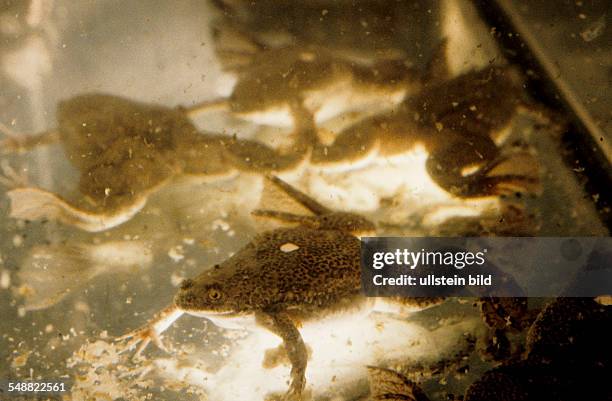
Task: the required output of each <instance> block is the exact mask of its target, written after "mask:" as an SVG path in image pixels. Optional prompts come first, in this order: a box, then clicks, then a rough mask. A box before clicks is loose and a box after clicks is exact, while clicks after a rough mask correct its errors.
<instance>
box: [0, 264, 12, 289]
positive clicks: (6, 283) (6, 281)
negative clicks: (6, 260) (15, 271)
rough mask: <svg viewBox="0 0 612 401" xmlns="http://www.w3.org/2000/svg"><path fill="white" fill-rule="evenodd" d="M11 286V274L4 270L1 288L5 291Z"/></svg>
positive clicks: (0, 283) (0, 275) (1, 275)
mask: <svg viewBox="0 0 612 401" xmlns="http://www.w3.org/2000/svg"><path fill="white" fill-rule="evenodd" d="M10 286H11V273H10V272H9V271H8V270H6V269H2V273H0V288H2V289H3V290H6V289H8V288H9V287H10Z"/></svg>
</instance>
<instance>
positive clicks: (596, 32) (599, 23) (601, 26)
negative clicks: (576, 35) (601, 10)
mask: <svg viewBox="0 0 612 401" xmlns="http://www.w3.org/2000/svg"><path fill="white" fill-rule="evenodd" d="M605 29H606V15H605V14H604V15H602V16H601V17H599V18H597V20H595V21H594V22H593V23H592V24H589V25H588V26H587V28H586V29H585V30H584V31H582V32H580V36H581V37H582V40H584V41H585V42H590V41H592V40H595V39H597V38H598V37H599V36H601V34H602V33H603V32H604V30H605Z"/></svg>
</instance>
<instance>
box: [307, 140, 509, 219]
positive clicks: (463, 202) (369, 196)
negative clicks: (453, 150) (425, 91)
mask: <svg viewBox="0 0 612 401" xmlns="http://www.w3.org/2000/svg"><path fill="white" fill-rule="evenodd" d="M427 158H428V153H427V151H426V150H425V148H424V147H422V146H418V147H415V148H414V149H413V150H412V151H410V152H406V153H405V154H403V155H401V156H397V157H390V158H382V157H376V158H374V160H373V161H372V163H370V164H369V165H367V166H365V167H362V168H359V169H356V170H353V171H346V172H317V173H311V174H310V175H309V187H308V192H309V193H310V194H312V195H313V196H314V197H315V198H316V199H317V200H319V201H321V202H322V203H324V204H326V205H328V206H329V207H331V208H334V209H338V210H353V211H359V212H373V211H377V210H380V202H381V200H382V199H383V198H389V197H398V198H399V202H398V203H399V204H401V207H402V208H404V209H409V210H411V212H412V213H414V214H417V213H419V212H421V213H424V214H425V215H427V214H432V216H431V217H427V216H426V217H425V219H424V221H428V222H429V223H430V224H439V223H441V222H442V221H444V220H445V219H447V218H450V217H455V216H464V217H465V216H478V215H480V214H481V212H482V211H484V210H487V209H490V208H494V207H496V205H498V202H499V201H498V199H497V198H494V197H486V198H485V197H483V198H473V199H469V200H467V199H462V198H458V197H456V196H453V195H451V194H450V193H448V192H447V191H445V190H443V189H442V188H440V187H439V186H438V185H437V184H436V183H435V182H434V181H433V180H432V179H431V177H430V175H429V173H428V172H427V169H426V167H425V163H426V161H427Z"/></svg>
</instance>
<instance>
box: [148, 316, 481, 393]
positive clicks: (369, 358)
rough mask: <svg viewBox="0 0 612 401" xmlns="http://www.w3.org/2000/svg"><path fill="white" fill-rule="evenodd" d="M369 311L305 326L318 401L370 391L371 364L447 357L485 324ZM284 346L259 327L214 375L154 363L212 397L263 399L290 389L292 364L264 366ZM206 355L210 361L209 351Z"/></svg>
mask: <svg viewBox="0 0 612 401" xmlns="http://www.w3.org/2000/svg"><path fill="white" fill-rule="evenodd" d="M368 312H370V311H369V310H361V311H359V312H352V313H343V314H341V315H335V316H332V317H328V318H324V319H321V320H318V321H316V322H311V323H306V324H304V325H303V326H302V327H300V332H301V334H302V337H303V338H304V342H305V343H306V344H307V347H308V348H309V351H310V350H311V351H312V353H311V356H310V359H309V361H308V366H307V369H306V379H307V387H306V392H307V393H309V392H310V393H311V394H312V395H313V396H314V398H315V399H321V397H324V396H329V395H331V394H334V395H336V396H337V397H338V399H339V400H343V399H353V397H358V396H359V395H360V394H361V395H362V394H365V393H366V392H367V382H366V375H367V371H366V366H367V365H377V366H381V365H385V364H388V363H392V362H393V361H419V360H420V361H423V360H427V361H433V360H436V359H438V358H441V357H442V358H443V357H444V356H445V355H450V354H451V353H453V352H456V351H457V338H461V336H463V335H464V334H465V333H467V332H473V331H474V330H475V328H476V327H477V325H478V324H479V322H478V320H477V319H468V320H465V321H461V322H459V323H455V324H450V325H446V326H444V327H441V328H439V329H437V330H434V331H428V330H427V329H425V328H424V327H422V326H419V325H417V324H414V323H410V322H407V321H403V320H399V318H397V319H396V318H395V316H391V315H388V314H382V313H368ZM232 338H235V336H232ZM280 344H281V341H280V339H279V338H278V337H276V336H275V335H273V334H272V333H270V332H268V331H265V330H262V329H256V330H255V331H252V332H249V334H248V335H247V336H246V337H244V338H243V339H240V340H238V341H237V346H236V348H235V349H234V350H233V352H231V354H230V355H229V356H228V358H227V359H226V360H224V361H223V363H222V367H221V368H220V369H219V370H218V371H216V372H214V373H210V372H207V369H206V367H201V366H197V365H196V364H195V363H194V364H186V363H185V362H184V361H180V362H179V361H177V360H176V359H174V358H160V359H157V360H155V362H154V366H155V368H156V374H160V375H162V376H164V377H165V378H166V379H173V380H178V381H184V382H186V383H189V384H191V385H196V386H203V388H204V391H205V392H206V393H207V395H208V397H209V399H212V400H219V401H224V400H228V401H229V400H263V399H265V396H266V395H269V394H271V393H280V394H282V393H284V392H285V391H286V390H287V388H288V384H287V383H288V380H289V370H290V367H289V365H288V364H281V365H279V366H276V367H272V368H269V369H266V368H264V367H263V366H262V363H263V361H264V355H265V353H266V350H269V349H273V348H276V347H278V346H279V345H280ZM210 351H211V350H209V349H207V350H206V352H210ZM203 358H204V362H203V363H204V364H206V361H205V360H206V357H205V354H203Z"/></svg>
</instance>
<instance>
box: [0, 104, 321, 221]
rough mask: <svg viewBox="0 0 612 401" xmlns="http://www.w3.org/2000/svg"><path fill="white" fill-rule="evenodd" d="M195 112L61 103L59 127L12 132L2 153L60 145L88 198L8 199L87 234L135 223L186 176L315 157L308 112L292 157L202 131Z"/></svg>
mask: <svg viewBox="0 0 612 401" xmlns="http://www.w3.org/2000/svg"><path fill="white" fill-rule="evenodd" d="M192 114H193V113H192V112H191V111H189V110H185V109H181V108H169V107H165V106H161V105H155V104H148V103H140V102H136V101H133V100H129V99H125V98H121V97H118V96H112V95H105V94H86V95H79V96H75V97H73V98H70V99H67V100H65V101H62V102H60V103H59V105H58V110H57V120H58V126H57V129H54V130H51V131H48V132H46V133H43V134H40V135H33V136H23V135H20V136H17V135H16V134H10V133H9V132H5V136H6V138H5V139H4V140H3V141H1V142H0V151H5V152H16V151H24V150H29V149H30V148H33V147H35V146H38V145H42V144H47V143H52V142H56V141H60V142H61V144H62V146H63V148H64V151H65V153H66V157H67V158H68V159H69V160H70V162H71V163H72V164H73V165H74V166H75V167H76V168H77V169H78V170H79V172H80V182H79V192H80V195H81V196H78V197H76V199H74V200H71V201H69V200H66V199H64V198H62V197H60V196H58V195H56V194H54V193H51V192H48V191H46V190H43V189H40V188H35V187H29V186H24V185H20V183H15V184H14V185H13V189H12V190H10V191H9V192H8V193H7V195H8V196H9V198H10V200H11V212H10V215H11V217H14V218H20V219H26V220H37V219H52V220H58V221H60V222H62V223H64V224H67V225H71V226H75V227H78V228H80V229H83V230H86V231H92V232H96V231H103V230H106V229H109V228H112V227H115V226H117V225H119V224H122V223H124V222H125V221H127V220H129V219H130V218H132V216H134V215H135V214H136V213H137V212H138V211H140V210H141V209H142V208H143V207H144V205H145V203H146V202H147V199H148V197H149V195H151V194H152V193H154V192H155V191H157V190H158V189H160V188H161V187H163V186H164V185H166V184H168V183H169V182H170V181H172V180H175V179H178V178H185V177H187V178H195V179H197V180H204V181H210V180H218V179H222V178H225V177H229V176H232V175H234V174H236V173H237V172H238V171H241V170H248V171H256V172H262V173H266V172H271V171H286V170H290V169H292V168H295V167H297V166H299V165H300V164H301V162H302V161H303V160H304V159H305V158H306V157H307V155H308V154H309V152H308V149H309V148H310V147H311V143H312V139H311V137H312V136H313V135H314V122H313V121H312V118H311V116H310V115H309V114H308V113H306V112H305V111H304V110H303V109H301V108H295V109H294V114H295V117H294V119H295V121H296V124H297V127H296V130H304V132H301V133H300V134H299V135H297V137H298V140H296V142H295V143H294V144H293V146H292V147H291V148H290V149H288V150H287V151H285V152H284V153H282V152H279V151H276V150H274V149H271V148H269V147H267V146H265V145H263V144H260V143H258V142H255V141H248V140H241V139H237V138H232V137H228V136H224V135H215V134H210V133H203V132H199V131H198V130H197V129H196V127H195V126H194V125H193V123H192V122H191V120H190V119H189V116H190V115H192ZM0 128H1V127H0ZM4 131H7V130H6V129H4ZM306 131H308V132H306Z"/></svg>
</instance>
